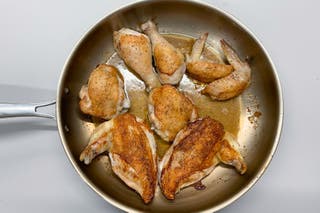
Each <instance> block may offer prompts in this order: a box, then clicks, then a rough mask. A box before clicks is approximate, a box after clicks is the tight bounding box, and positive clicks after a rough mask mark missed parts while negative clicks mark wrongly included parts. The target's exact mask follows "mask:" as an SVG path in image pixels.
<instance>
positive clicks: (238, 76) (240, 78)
mask: <svg viewBox="0 0 320 213" xmlns="http://www.w3.org/2000/svg"><path fill="white" fill-rule="evenodd" d="M221 47H222V50H223V52H224V54H225V55H226V57H227V60H228V61H229V63H230V64H231V65H232V66H233V67H234V69H235V70H234V71H233V72H232V73H231V74H230V75H227V76H226V77H223V78H220V79H218V80H215V81H213V82H211V83H210V84H208V85H207V86H206V87H205V88H204V90H202V93H203V94H208V95H209V96H210V97H211V98H212V99H213V100H219V101H223V100H228V99H230V98H233V97H236V96H238V95H240V94H241V93H242V92H243V91H244V90H245V89H246V88H247V87H248V86H249V85H250V79H251V68H250V66H249V64H248V63H247V62H244V61H241V60H240V58H239V56H238V55H237V53H236V52H235V51H234V50H233V49H232V48H231V46H230V45H229V44H228V43H227V42H226V41H224V40H221Z"/></svg>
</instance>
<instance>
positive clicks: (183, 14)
mask: <svg viewBox="0 0 320 213" xmlns="http://www.w3.org/2000/svg"><path fill="white" fill-rule="evenodd" d="M149 18H153V19H155V21H156V22H157V23H158V24H159V26H160V31H161V32H163V33H178V34H185V35H188V36H192V37H197V36H199V34H200V33H202V32H204V31H208V32H209V33H210V35H211V37H210V38H209V39H211V40H219V39H220V38H224V39H226V40H227V41H228V42H230V43H231V45H232V46H233V47H234V48H235V49H236V50H237V51H238V52H239V54H240V56H241V57H242V58H245V57H249V58H250V65H251V67H252V70H253V79H252V85H251V86H250V88H249V89H248V90H247V91H246V92H245V93H244V94H243V95H242V96H241V98H240V102H241V114H240V120H241V122H240V129H239V133H238V140H239V142H240V143H241V145H242V147H243V152H244V155H245V160H246V162H247V164H248V168H249V169H248V172H247V174H246V175H244V176H239V175H238V174H237V173H235V172H234V171H233V170H230V169H227V168H222V167H219V168H217V169H216V170H215V171H214V174H212V175H210V177H208V178H207V179H206V183H207V189H206V190H204V191H195V190H194V189H192V188H188V189H185V190H183V191H182V192H181V193H180V194H179V195H178V196H177V199H176V200H175V201H168V200H166V199H165V198H164V197H163V196H162V195H161V192H160V191H159V190H158V191H157V192H156V196H155V199H154V201H153V202H152V203H151V204H149V205H145V204H143V202H142V201H141V199H140V198H139V196H137V195H136V193H135V192H133V191H132V190H130V189H129V188H128V187H126V186H125V185H124V184H123V183H122V182H121V181H120V180H119V179H118V178H117V177H116V176H115V175H114V174H113V173H112V171H111V170H110V168H108V164H107V163H106V164H104V161H101V162H100V163H99V162H97V163H95V164H93V165H91V166H89V167H88V166H84V165H83V164H82V163H80V162H79V161H78V158H79V154H80V152H81V151H82V149H83V147H84V145H85V143H86V142H87V139H88V136H89V133H90V128H91V126H88V119H87V118H86V117H84V116H82V115H81V113H79V111H78V96H77V94H78V91H79V89H80V88H81V86H82V85H83V84H84V83H85V82H86V81H87V79H88V76H89V73H90V70H92V68H94V67H95V66H96V65H97V64H99V63H104V62H105V61H106V60H107V59H108V58H109V56H111V55H112V53H113V52H114V50H113V46H112V32H113V31H114V30H118V29H119V28H121V27H123V26H125V27H130V28H134V29H136V28H137V27H138V25H139V24H140V23H142V22H143V21H145V20H147V19H149ZM2 107H6V108H3V109H5V110H8V109H9V110H12V109H14V108H15V107H16V106H12V105H10V106H9V105H6V106H4V105H2ZM21 107H22V108H21ZM16 109H19V110H28V113H27V114H25V112H24V113H21V114H20V116H22V115H28V116H32V115H39V114H37V113H34V112H33V111H34V108H33V107H32V106H31V105H29V107H25V105H22V106H21V105H20V108H16ZM249 110H250V112H249ZM3 111H4V110H3ZM6 112H7V111H6ZM254 112H259V113H261V116H260V117H259V116H254ZM15 113H16V111H13V112H12V111H11V113H9V114H2V115H3V116H9V115H10V116H13V115H16V114H15ZM282 115H283V107H282V95H281V88H280V83H279V80H278V77H277V74H276V70H275V67H274V65H273V64H272V61H271V59H270V58H269V56H268V54H267V53H266V51H265V50H264V48H263V46H262V45H261V44H260V43H259V41H258V40H257V39H256V38H255V37H254V35H253V34H252V33H251V32H250V31H249V30H248V29H247V28H246V27H245V26H243V25H242V24H241V23H239V22H238V21H237V20H236V19H234V18H233V17H231V16H230V15H228V14H226V13H225V12H223V11H221V10H219V9H217V8H214V7H213V6H210V5H207V4H204V3H199V2H198V1H172V0H169V1H141V2H138V3H135V4H132V5H129V6H126V7H124V8H122V9H119V10H117V11H116V12H114V13H112V14H111V15H109V16H107V17H105V18H104V19H102V20H101V21H100V22H99V23H98V24H96V25H95V26H94V27H93V28H92V29H91V30H90V31H89V32H88V33H87V34H86V35H85V36H84V37H83V39H81V41H80V42H79V43H78V44H77V46H76V47H75V49H74V51H73V52H72V54H71V56H70V58H69V59H68V60H67V62H66V65H65V67H64V70H63V71H62V74H61V78H60V81H59V85H58V92H57V104H56V119H57V124H58V129H59V134H60V136H61V141H62V144H63V146H64V148H65V151H66V153H67V155H68V157H69V159H70V161H71V163H72V164H73V166H74V167H75V169H76V170H77V172H78V173H79V175H80V176H81V177H82V178H83V180H84V181H85V182H86V183H87V184H88V185H89V186H90V187H91V188H92V189H93V190H94V191H96V192H97V193H98V194H99V195H100V196H101V197H103V198H104V199H105V200H107V201H108V202H110V203H111V204H113V205H115V206H117V207H119V208H121V209H123V210H126V211H154V212H185V211H192V212H194V211H205V210H206V211H209V212H212V211H216V210H218V209H221V208H223V207H224V206H226V205H228V204H230V203H231V202H233V201H234V200H236V199H237V198H238V197H240V196H241V195H242V194H243V193H245V192H246V191H247V190H248V189H249V188H250V187H251V186H252V185H253V184H254V183H255V182H256V181H257V179H258V178H259V177H260V176H261V175H262V173H263V172H264V170H265V169H266V167H267V166H268V164H269V162H270V160H271V158H272V155H273V154H274V151H275V149H276V146H277V143H278V140H279V136H280V131H281V126H282ZM40 116H42V115H40ZM252 116H253V117H252ZM257 117H259V118H257Z"/></svg>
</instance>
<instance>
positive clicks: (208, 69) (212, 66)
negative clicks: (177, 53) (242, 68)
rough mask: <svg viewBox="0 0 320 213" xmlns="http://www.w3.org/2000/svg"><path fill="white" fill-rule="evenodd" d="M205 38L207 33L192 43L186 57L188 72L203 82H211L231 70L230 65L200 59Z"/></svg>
mask: <svg viewBox="0 0 320 213" xmlns="http://www.w3.org/2000/svg"><path fill="white" fill-rule="evenodd" d="M207 38H208V33H204V34H203V35H201V36H200V38H198V39H197V40H196V41H195V43H194V44H193V47H192V52H191V55H190V56H188V57H187V72H188V74H189V75H190V76H191V77H192V78H194V79H196V80H198V81H201V82H203V83H211V82H212V81H214V80H216V79H218V78H221V77H224V76H227V75H229V74H230V73H231V72H232V71H233V67H232V66H231V65H226V64H218V63H215V62H212V61H209V60H203V59H200V57H201V53H202V51H203V48H204V46H205V43H206V40H207Z"/></svg>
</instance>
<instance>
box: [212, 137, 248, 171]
mask: <svg viewBox="0 0 320 213" xmlns="http://www.w3.org/2000/svg"><path fill="white" fill-rule="evenodd" d="M215 148H216V150H219V151H218V153H217V155H218V158H219V160H220V161H221V162H223V163H224V164H227V165H230V166H233V167H235V168H236V169H237V170H238V172H239V173H240V174H244V173H245V172H246V171H247V165H246V164H245V162H244V161H243V158H242V156H241V155H240V153H239V152H238V151H237V150H235V149H234V148H233V147H232V146H231V144H230V142H229V141H227V140H226V139H224V140H221V141H219V142H218V143H216V145H215Z"/></svg>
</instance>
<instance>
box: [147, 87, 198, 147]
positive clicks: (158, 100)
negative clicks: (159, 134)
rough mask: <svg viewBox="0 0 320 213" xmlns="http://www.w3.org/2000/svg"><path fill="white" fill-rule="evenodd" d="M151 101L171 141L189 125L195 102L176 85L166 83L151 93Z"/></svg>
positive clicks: (162, 127) (162, 128)
mask: <svg viewBox="0 0 320 213" xmlns="http://www.w3.org/2000/svg"><path fill="white" fill-rule="evenodd" d="M149 102H151V103H153V107H154V114H155V117H156V118H157V120H158V121H159V123H160V128H159V129H161V130H162V131H167V132H168V134H169V141H172V140H173V139H174V138H175V136H176V134H177V133H178V132H179V131H180V130H181V129H182V128H183V127H185V126H186V125H187V123H188V121H190V119H191V115H192V112H193V110H194V109H195V107H194V105H193V103H192V102H191V101H190V100H189V98H187V97H186V96H185V95H184V94H183V93H181V92H179V91H178V90H177V89H176V88H175V87H173V86H170V85H164V86H162V87H159V88H156V89H154V90H153V91H152V92H151V93H150V97H149Z"/></svg>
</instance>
